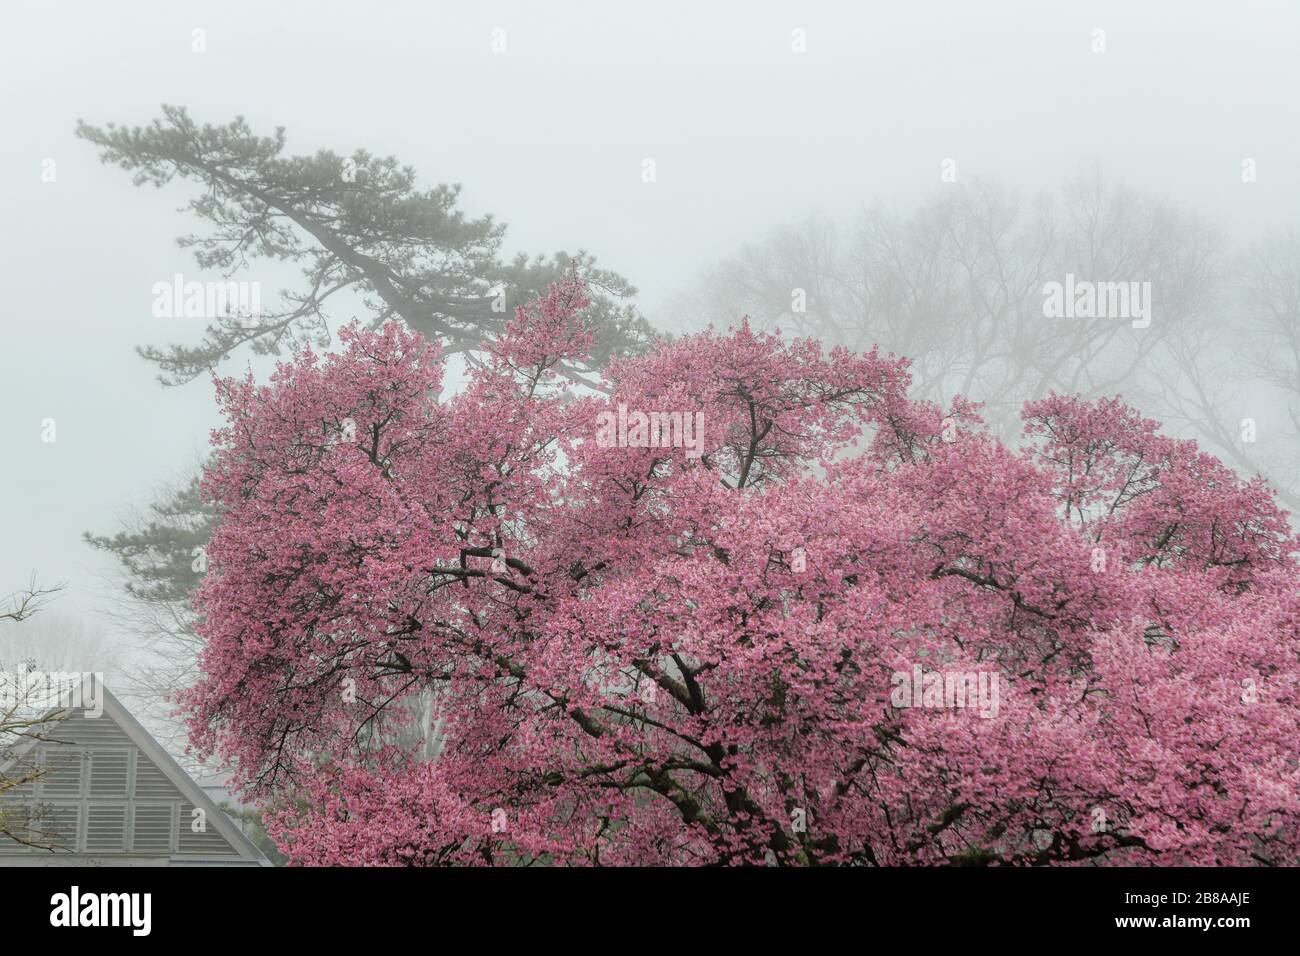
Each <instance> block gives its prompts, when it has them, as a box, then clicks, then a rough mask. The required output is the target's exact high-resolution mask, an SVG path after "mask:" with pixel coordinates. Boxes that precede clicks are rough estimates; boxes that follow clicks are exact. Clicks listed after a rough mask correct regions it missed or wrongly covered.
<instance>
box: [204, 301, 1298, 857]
mask: <svg viewBox="0 0 1300 956" xmlns="http://www.w3.org/2000/svg"><path fill="white" fill-rule="evenodd" d="M586 304H587V299H586V296H585V293H584V288H583V285H582V283H581V282H580V281H579V280H578V279H576V278H570V279H568V280H566V281H565V282H563V283H560V284H557V285H555V286H553V287H552V288H551V290H550V292H549V294H548V295H547V296H545V297H544V298H542V299H541V300H539V301H536V302H534V303H532V304H530V305H529V306H527V307H525V308H521V309H519V310H517V312H516V314H515V317H514V320H513V322H511V323H510V324H509V325H508V327H507V329H506V331H505V332H504V333H503V334H502V336H501V337H500V338H499V339H497V340H494V341H491V342H488V343H486V344H485V349H486V352H485V354H486V360H485V361H484V362H482V363H481V364H479V365H478V366H476V367H473V368H472V369H471V370H470V372H469V380H468V383H467V385H466V386H465V387H464V388H463V389H462V390H461V391H460V392H459V393H457V394H455V395H454V396H451V397H440V395H441V392H442V375H443V363H442V359H441V358H440V355H439V350H438V347H437V346H436V345H435V344H431V343H429V342H428V341H427V340H425V339H424V338H422V337H421V336H419V335H417V334H414V333H412V332H409V331H406V330H404V328H403V327H402V326H400V325H398V324H396V323H390V324H388V325H385V326H384V327H382V328H380V329H378V330H374V331H367V330H362V329H358V328H351V329H348V330H346V331H345V333H344V335H343V349H342V350H341V351H340V352H339V353H337V354H330V355H327V356H323V357H322V356H317V355H314V354H312V353H311V352H310V351H305V352H303V353H302V354H301V355H299V356H298V357H296V358H295V359H294V360H293V361H290V362H286V363H283V364H281V365H280V366H279V367H278V369H277V371H276V372H275V374H274V376H273V377H272V379H271V381H270V383H269V384H266V385H259V384H257V383H256V382H254V381H253V380H252V379H251V377H250V378H246V379H244V380H233V379H226V380H223V381H220V382H219V383H218V395H219V400H220V404H221V407H222V410H223V412H224V416H225V420H226V425H225V427H224V428H222V429H220V430H219V431H217V432H216V433H215V434H214V444H215V447H216V454H215V457H214V459H213V463H212V465H211V467H210V469H209V470H208V472H207V474H206V478H205V489H206V492H207V494H209V495H210V496H212V498H213V499H214V500H215V501H216V502H218V503H219V505H220V506H221V508H222V509H223V513H224V517H223V520H222V522H221V524H220V526H219V527H218V529H217V531H216V534H215V537H214V539H213V541H212V544H211V547H210V549H209V558H210V561H211V570H209V572H208V574H207V576H206V578H205V581H204V583H203V585H202V588H201V589H200V591H199V593H198V596H197V602H198V607H199V609H200V610H201V612H202V617H203V621H202V635H203V637H204V638H205V641H206V646H205V650H204V651H203V654H202V661H201V664H202V674H203V677H202V679H201V681H200V682H199V684H198V685H197V686H196V687H194V688H193V689H192V690H190V691H189V692H188V693H187V694H186V695H185V696H184V699H183V703H184V706H185V707H186V709H187V711H188V714H189V720H190V727H191V732H192V739H193V741H194V743H195V745H196V747H197V748H198V749H199V750H200V751H202V752H204V753H213V752H216V753H217V754H219V756H220V757H221V758H223V759H225V760H227V761H229V762H230V763H232V764H233V765H234V766H235V767H236V768H237V773H238V779H239V781H240V783H241V784H242V785H243V786H244V787H245V789H246V790H247V792H249V793H250V794H252V795H254V796H258V797H261V798H264V799H266V800H267V801H268V802H269V805H270V806H271V807H273V808H274V810H273V812H272V814H271V830H272V833H273V835H274V836H275V838H276V840H277V842H278V844H279V845H280V846H281V848H282V849H283V851H284V852H285V853H286V854H288V855H289V857H290V858H291V859H292V860H293V861H294V862H296V863H300V864H369V865H434V864H528V863H549V864H567V865H618V864H673V865H697V864H699V865H703V864H714V865H717V864H723V865H743V864H760V865H761V864H768V865H825V864H868V865H943V864H962V863H966V864H1013V865H1025V864H1069V863H1085V862H1094V863H1143V864H1175V863H1179V864H1188V863H1190V864H1229V863H1231V864H1236V863H1251V862H1263V863H1296V862H1297V861H1298V860H1300V850H1298V846H1300V830H1298V828H1297V823H1298V814H1300V766H1298V764H1297V742H1300V686H1298V682H1300V598H1298V597H1297V593H1298V588H1297V584H1298V583H1300V574H1298V573H1297V565H1296V558H1297V553H1296V549H1297V541H1296V539H1295V537H1293V535H1292V532H1291V531H1290V529H1289V526H1288V523H1287V519H1286V515H1285V514H1284V513H1282V512H1280V511H1279V510H1278V508H1277V507H1276V506H1275V504H1274V501H1273V499H1272V496H1271V494H1270V492H1269V490H1268V489H1267V488H1266V487H1265V486H1264V485H1263V484H1262V483H1261V482H1259V481H1242V480H1241V479H1239V478H1238V477H1237V476H1236V475H1235V474H1234V473H1233V472H1232V471H1230V470H1229V469H1228V468H1226V467H1224V466H1223V465H1222V464H1220V463H1219V462H1218V461H1217V460H1215V459H1214V458H1212V457H1211V456H1209V455H1206V454H1204V453H1202V452H1200V451H1198V450H1197V448H1196V446H1195V445H1194V444H1193V443H1190V442H1184V441H1176V440H1173V439H1170V438H1167V437H1164V436H1162V435H1161V434H1159V432H1158V429H1157V425H1156V423H1154V422H1152V421H1148V420H1146V419H1144V418H1142V417H1141V416H1140V415H1138V414H1137V413H1136V412H1135V411H1133V410H1132V409H1130V408H1128V407H1126V406H1125V405H1123V404H1122V403H1121V402H1119V401H1118V400H1116V401H1102V402H1095V403H1083V402H1080V401H1077V400H1074V399H1071V398H1068V397H1061V396H1052V397H1049V398H1047V399H1045V400H1043V401H1039V402H1034V403H1030V404H1029V405H1027V406H1026V408H1025V410H1024V414H1023V417H1024V422H1025V436H1026V441H1025V444H1024V447H1023V448H1022V449H1020V450H1013V449H1010V448H1007V447H1005V446H1003V445H1002V444H1000V443H999V442H998V441H996V440H994V439H992V438H991V437H989V436H988V435H987V434H986V433H985V432H984V431H982V430H981V428H980V424H979V420H978V417H977V414H976V409H974V408H973V407H971V406H969V405H967V404H966V403H964V402H962V401H961V400H955V401H954V402H953V404H952V406H951V407H950V408H948V409H940V408H937V407H934V406H931V405H928V404H921V403H915V402H912V401H909V400H908V398H907V395H906V391H907V387H908V373H907V364H906V362H905V361H903V360H900V359H895V358H892V357H885V356H881V355H879V354H877V353H876V352H874V351H873V352H871V353H868V354H865V355H858V354H851V353H849V352H847V351H844V350H842V349H835V350H832V351H831V352H829V353H825V352H823V351H822V349H821V348H820V347H819V346H818V345H817V344H816V343H814V342H809V341H793V342H791V341H785V340H783V339H782V338H780V337H779V336H777V335H771V334H758V333H756V332H754V331H752V330H751V329H750V328H749V327H748V326H747V325H742V326H741V327H740V328H738V329H735V330H733V331H730V332H729V333H727V334H725V335H724V334H718V333H715V332H714V331H708V332H704V333H702V334H699V335H695V336H691V337H688V338H683V339H680V340H677V341H673V342H669V343H666V344H663V345H661V346H660V347H658V348H657V349H656V350H655V351H653V352H652V353H650V354H648V355H646V356H644V357H639V358H634V359H625V360H621V361H618V362H615V363H614V364H613V365H612V366H610V367H609V368H608V369H607V370H606V371H605V372H604V373H603V378H602V380H601V381H600V382H599V383H598V384H599V385H600V386H601V389H588V388H584V387H581V386H578V385H575V384H573V382H572V381H571V380H570V378H569V377H565V376H564V375H561V374H560V369H561V366H562V365H563V366H564V367H573V366H574V365H579V366H580V365H581V363H582V362H583V358H584V355H585V354H586V350H587V349H588V347H589V345H590V336H589V335H588V333H587V332H586V331H585V330H584V327H583V323H582V310H583V308H584V306H585V305H586ZM620 406H622V408H621V409H620ZM616 410H617V412H616ZM615 413H617V414H618V415H621V416H622V418H623V419H624V420H625V421H626V422H627V427H625V428H624V427H622V426H620V427H619V428H617V429H614V430H610V429H605V431H604V433H603V436H601V437H602V440H597V438H598V432H600V430H601V428H602V423H604V424H608V423H609V422H610V421H611V420H612V419H611V416H612V415H614V414H615ZM682 422H686V423H691V422H696V423H698V426H699V427H698V434H694V435H692V434H687V435H686V436H685V437H686V438H694V439H696V442H695V447H694V448H690V447H687V445H688V444H689V442H687V441H685V440H682V441H678V440H677V439H678V438H683V434H682V431H681V428H682V424H681V423H682ZM647 424H649V426H650V427H643V426H646V425H647ZM674 429H677V431H674ZM963 692H965V693H964V694H963ZM430 693H432V694H433V695H434V699H435V700H436V701H437V707H438V714H439V722H438V727H439V728H440V729H439V734H440V750H439V752H438V754H437V756H436V758H433V759H430V758H428V757H427V756H425V753H426V751H425V750H424V749H423V748H419V747H413V746H410V745H409V744H403V743H402V741H403V740H409V734H407V735H405V736H404V733H403V730H404V724H405V723H406V722H409V721H410V720H411V716H410V715H411V708H410V707H409V706H407V704H408V703H409V702H410V701H411V700H412V699H413V698H414V696H415V695H419V694H430ZM406 729H407V730H409V728H406Z"/></svg>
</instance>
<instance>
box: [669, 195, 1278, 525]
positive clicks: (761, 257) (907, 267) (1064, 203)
mask: <svg viewBox="0 0 1300 956" xmlns="http://www.w3.org/2000/svg"><path fill="white" fill-rule="evenodd" d="M1067 273H1073V274H1074V275H1075V276H1076V277H1077V278H1080V279H1085V278H1086V279H1088V280H1090V281H1094V282H1134V281H1137V282H1142V281H1149V282H1150V283H1151V289H1152V298H1153V308H1154V315H1153V321H1152V322H1151V325H1150V327H1148V328H1143V329H1138V328H1133V327H1132V326H1131V324H1130V323H1129V322H1127V321H1123V320H1111V319H1103V320H1069V319H1054V318H1051V319H1049V318H1047V317H1045V316H1044V310H1043V302H1044V293H1043V287H1044V285H1045V284H1046V283H1047V282H1050V281H1062V280H1063V279H1064V277H1065V275H1066V274H1067ZM674 311H675V312H676V313H677V314H679V315H681V316H684V317H685V318H686V319H687V320H688V321H689V322H692V323H695V324H703V323H704V322H713V323H718V324H725V323H728V322H733V321H736V320H738V319H739V318H740V317H741V315H749V316H750V317H751V319H752V320H753V321H754V322H756V323H757V324H759V325H761V326H764V327H774V326H779V327H781V328H783V329H787V330H790V331H792V332H794V333H795V334H798V335H805V336H812V337H815V338H818V339H820V340H822V341H823V342H826V343H828V344H829V343H833V344H842V345H845V346H847V347H849V348H852V349H855V350H861V349H865V348H869V347H870V346H872V345H879V346H880V347H881V348H882V349H884V350H888V351H892V352H894V353H896V354H899V355H905V356H907V357H908V358H909V359H911V360H912V362H913V369H912V371H913V376H914V394H916V395H918V396H919V397H924V398H929V399H932V400H935V401H939V402H941V403H942V404H947V402H948V400H949V399H950V398H951V397H952V396H953V395H956V394H960V395H965V396H967V397H969V398H971V399H973V400H975V401H978V402H981V403H983V404H984V415H985V418H986V419H987V421H988V422H989V425H990V427H991V428H993V429H994V430H995V431H996V432H998V433H999V434H1001V435H1002V436H1003V437H1006V438H1010V437H1012V436H1013V435H1014V434H1015V433H1016V432H1017V431H1018V416H1019V410H1020V407H1021V406H1022V405H1023V403H1024V402H1025V401H1026V400H1029V399H1033V398H1039V397H1042V396H1043V395H1046V394H1047V393H1049V392H1052V391H1057V392H1065V393H1079V394H1082V395H1084V396H1085V397H1096V396H1100V395H1112V394H1116V393H1121V394H1123V395H1124V396H1125V398H1126V399H1127V400H1128V401H1130V402H1131V403H1133V404H1135V405H1136V406H1138V407H1139V408H1142V409H1143V410H1144V411H1146V412H1147V413H1148V414H1152V415H1154V416H1155V417H1157V418H1159V419H1161V420H1163V421H1165V422H1167V423H1168V424H1170V425H1171V426H1172V427H1176V428H1180V429H1181V430H1182V431H1184V432H1186V433H1188V434H1190V435H1192V436H1193V437H1196V438H1197V439H1199V440H1200V441H1201V442H1202V443H1203V444H1204V445H1206V446H1207V447H1209V448H1210V449H1211V450H1213V451H1214V452H1216V453H1217V454H1221V455H1223V456H1224V458H1225V459H1226V460H1228V461H1230V462H1232V463H1233V464H1234V465H1235V466H1236V467H1237V468H1239V469H1240V470H1241V471H1242V472H1243V473H1245V474H1248V475H1253V474H1262V475H1264V476H1266V477H1267V478H1269V479H1270V480H1271V482H1272V483H1273V484H1274V486H1275V488H1276V490H1277V491H1278V493H1279V496H1280V497H1281V498H1282V500H1283V501H1284V502H1286V503H1287V504H1288V505H1289V506H1291V507H1292V508H1295V509H1297V510H1300V454H1297V452H1300V236H1297V234H1295V233H1288V234H1286V235H1282V236H1274V237H1270V238H1269V239H1267V240H1265V241H1264V242H1261V243H1258V244H1256V245H1255V246H1252V247H1251V248H1250V249H1249V250H1247V252H1246V253H1245V254H1244V255H1240V256H1235V257H1234V256H1233V255H1232V254H1231V250H1230V249H1229V248H1228V244H1227V242H1226V239H1225V237H1224V235H1223V232H1222V230H1221V229H1220V228H1219V227H1218V226H1217V225H1216V224H1214V223H1213V222H1211V221H1209V220H1208V219H1206V218H1204V217H1202V216H1199V215H1197V214H1195V213H1194V212H1191V211H1188V210H1186V209H1182V208H1180V207H1178V206H1176V205H1174V204H1171V203H1168V202H1165V201H1162V200H1158V199H1153V198H1150V197H1146V196H1142V195H1139V194H1137V193H1136V192H1134V191H1133V190H1131V189H1128V188H1126V187H1124V186H1122V185H1115V184H1110V183H1108V182H1107V181H1106V180H1105V179H1104V177H1103V176H1102V175H1101V173H1100V172H1099V171H1096V170H1094V171H1092V172H1090V173H1088V174H1085V175H1082V176H1079V177H1077V178H1076V179H1075V180H1073V181H1071V182H1069V183H1067V184H1066V185H1065V186H1064V187H1063V188H1062V189H1061V190H1060V191H1059V192H1058V193H1057V194H1055V195H1045V194H1043V195H1037V196H1034V197H1030V198H1025V197H1021V196H1019V195H1017V194H1015V193H1014V192H1012V191H1009V190H1007V189H1004V188H1002V187H1000V186H997V185H996V184H993V183H989V182H983V181H976V182H973V183H971V184H969V185H957V184H953V185H951V186H947V187H945V188H944V190H943V192H942V193H940V194H938V195H937V196H935V197H934V198H933V199H931V200H930V201H928V202H925V203H923V204H922V205H921V206H919V207H918V208H916V209H914V210H912V211H911V212H907V213H899V212H897V211H892V210H890V209H888V208H887V207H885V206H884V205H883V204H882V203H879V202H877V203H875V204H873V205H871V206H868V207H866V208H865V209H863V210H861V211H860V212H859V213H858V214H857V215H856V216H855V217H852V218H851V220H850V221H849V222H847V223H845V224H839V223H836V222H834V221H832V220H831V219H829V218H828V217H826V216H821V215H818V216H812V217H810V218H808V219H806V220H805V221H803V222H800V223H797V224H794V225H787V226H783V227H781V228H779V229H777V230H776V231H775V232H773V233H772V234H771V235H769V236H767V237H766V238H764V239H763V240H760V241H758V242H755V243H751V244H748V245H746V246H745V247H743V248H742V249H741V250H739V252H738V253H737V254H736V255H735V256H733V257H732V258H730V259H728V260H727V261H725V262H723V263H721V264H720V265H717V266H715V267H713V268H712V269H709V270H708V271H706V273H705V274H704V276H703V277H702V279H701V281H700V282H698V283H697V284H695V285H693V286H691V288H690V289H689V291H688V292H687V293H686V294H683V295H682V296H679V297H678V300H677V301H676V302H675V303H674ZM1272 408H1284V409H1285V410H1286V414H1285V415H1284V416H1283V417H1282V419H1281V420H1278V421H1270V422H1269V423H1268V427H1267V428H1266V429H1265V428H1264V427H1263V426H1264V422H1263V419H1264V418H1265V417H1266V416H1264V415H1262V414H1259V415H1256V416H1254V417H1257V418H1260V419H1261V422H1260V426H1261V431H1262V434H1261V435H1260V436H1259V439H1258V441H1257V442H1256V443H1254V444H1251V442H1250V440H1249V439H1247V440H1243V438H1242V434H1243V432H1244V431H1245V429H1244V427H1243V421H1242V419H1243V418H1247V417H1251V416H1250V415H1248V414H1247V412H1249V411H1250V410H1251V409H1272Z"/></svg>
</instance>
